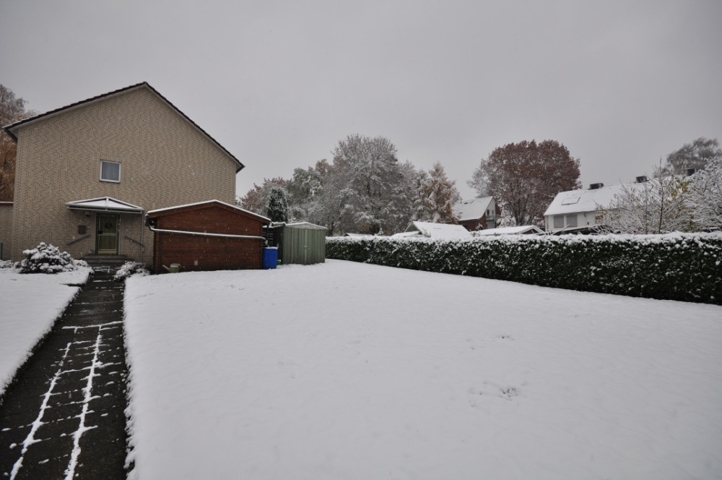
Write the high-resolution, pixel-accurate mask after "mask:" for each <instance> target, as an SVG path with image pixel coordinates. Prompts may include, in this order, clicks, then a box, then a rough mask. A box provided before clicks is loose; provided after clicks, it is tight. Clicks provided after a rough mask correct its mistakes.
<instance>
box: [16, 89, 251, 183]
mask: <svg viewBox="0 0 722 480" xmlns="http://www.w3.org/2000/svg"><path fill="white" fill-rule="evenodd" d="M142 88H145V89H147V90H149V91H150V92H152V93H153V94H154V95H155V96H156V97H158V98H159V99H160V100H161V101H162V102H163V103H165V104H166V105H168V106H169V107H170V108H171V110H173V111H174V112H176V113H177V114H178V115H180V116H181V117H183V118H184V119H185V120H186V121H187V122H188V123H190V124H191V126H192V127H193V128H195V129H196V130H198V132H200V133H201V134H202V135H204V136H205V137H206V138H207V139H208V140H210V141H211V143H213V144H214V145H215V146H217V147H218V148H219V149H220V150H221V151H222V152H223V153H224V154H226V155H227V156H228V157H229V158H231V160H233V161H234V162H236V164H237V167H236V173H238V172H240V171H241V170H242V169H243V168H245V165H243V164H242V163H241V161H240V160H238V159H237V158H236V157H235V156H233V154H231V152H229V151H228V150H226V148H225V147H224V146H223V145H221V144H220V143H218V142H217V141H216V139H214V138H213V137H211V136H210V135H209V134H208V133H207V132H206V131H205V130H203V129H202V128H201V127H199V126H198V125H197V124H196V123H195V122H194V121H193V120H191V119H190V118H189V117H188V116H187V115H186V114H185V113H183V112H181V111H180V110H179V109H178V107H176V106H175V105H173V104H172V103H171V102H170V101H168V99H167V98H165V97H164V96H163V95H161V94H160V93H159V92H158V91H157V90H156V89H155V88H153V87H151V86H150V84H149V83H148V82H142V83H138V84H135V85H131V86H129V87H125V88H121V89H119V90H114V91H112V92H108V93H104V94H102V95H98V96H95V97H92V98H89V99H87V100H82V101H80V102H75V103H71V104H70V105H67V106H65V107H60V108H56V109H55V110H50V111H49V112H45V113H41V114H40V115H36V116H34V117H30V118H26V119H25V120H20V121H19V122H15V123H13V124H10V125H7V126H5V127H3V130H5V131H6V132H7V133H8V135H10V137H12V139H13V140H14V141H15V142H17V141H18V137H17V133H16V132H17V131H18V129H20V128H23V127H25V126H27V125H30V124H32V123H35V122H38V121H41V120H45V119H48V118H50V117H53V116H55V115H58V114H60V113H64V112H67V111H69V110H72V109H75V108H78V107H82V106H85V105H88V104H90V103H94V102H98V101H102V100H104V99H106V98H110V97H114V96H117V95H121V94H124V93H127V92H130V91H132V90H139V89H142Z"/></svg>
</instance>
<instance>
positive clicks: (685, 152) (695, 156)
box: [666, 137, 722, 175]
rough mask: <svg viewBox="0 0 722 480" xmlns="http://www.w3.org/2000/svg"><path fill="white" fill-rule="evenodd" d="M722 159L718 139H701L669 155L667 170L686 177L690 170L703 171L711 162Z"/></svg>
mask: <svg viewBox="0 0 722 480" xmlns="http://www.w3.org/2000/svg"><path fill="white" fill-rule="evenodd" d="M720 158H722V149H721V148H720V147H719V143H718V142H717V139H716V138H713V139H708V138H704V137H700V138H698V139H696V140H695V141H693V142H692V143H688V144H685V145H684V146H683V147H682V148H680V149H679V150H676V151H674V152H672V153H670V154H669V155H667V165H666V170H667V171H668V173H671V174H675V175H684V174H686V173H687V170H688V169H695V170H703V169H704V168H705V167H706V165H707V164H708V163H709V162H711V161H712V160H715V159H720Z"/></svg>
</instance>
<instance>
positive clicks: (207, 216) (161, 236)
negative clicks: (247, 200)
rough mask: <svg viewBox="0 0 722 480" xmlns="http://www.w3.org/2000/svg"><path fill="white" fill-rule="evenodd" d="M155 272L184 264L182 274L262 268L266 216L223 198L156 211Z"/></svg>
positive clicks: (149, 219)
mask: <svg viewBox="0 0 722 480" xmlns="http://www.w3.org/2000/svg"><path fill="white" fill-rule="evenodd" d="M146 223H147V224H148V226H149V227H150V229H151V230H152V231H153V233H154V236H155V239H154V240H155V241H154V243H153V270H154V271H155V273H163V272H165V269H164V268H163V265H166V266H170V264H171V263H178V264H180V271H181V272H183V271H208V270H238V269H251V268H261V266H262V257H263V247H264V245H265V240H264V238H263V237H262V235H261V234H262V232H263V226H264V225H267V224H269V223H270V220H269V219H268V218H266V217H262V216H260V215H256V214H255V213H251V212H249V211H247V210H243V209H242V208H238V207H236V206H233V205H230V204H228V203H224V202H221V201H218V200H210V201H207V202H201V203H193V204H190V205H180V206H176V207H169V208H163V209H159V210H151V211H150V212H148V213H147V215H146Z"/></svg>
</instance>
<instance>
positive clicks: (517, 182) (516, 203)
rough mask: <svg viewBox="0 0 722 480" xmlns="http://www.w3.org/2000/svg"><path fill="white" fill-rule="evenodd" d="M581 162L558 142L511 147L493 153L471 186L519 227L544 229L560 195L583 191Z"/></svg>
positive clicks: (483, 163) (470, 182) (523, 143)
mask: <svg viewBox="0 0 722 480" xmlns="http://www.w3.org/2000/svg"><path fill="white" fill-rule="evenodd" d="M579 175H580V172H579V160H578V159H574V158H572V156H571V155H570V154H569V150H568V149H567V147H565V146H564V145H562V144H560V143H559V142H556V141H554V140H544V141H543V142H541V143H538V144H537V143H536V142H535V141H534V140H532V141H531V142H528V141H526V140H524V141H522V142H519V143H510V144H508V145H505V146H503V147H499V148H497V149H495V150H494V151H493V152H491V155H489V158H488V159H486V160H482V161H481V165H479V168H477V169H476V170H475V171H474V174H473V177H472V180H471V181H469V182H468V183H469V186H471V187H473V188H475V189H476V191H477V195H478V196H480V197H481V196H487V195H491V196H493V197H494V198H495V199H496V200H497V201H498V202H499V204H500V205H501V208H502V210H503V211H504V216H505V217H506V218H509V219H511V220H513V222H514V223H515V224H516V225H529V224H536V225H540V226H542V225H543V222H544V211H545V210H546V208H547V207H548V206H549V204H550V203H551V201H552V200H553V199H554V197H555V196H556V194H557V193H559V192H563V191H566V190H575V189H578V188H581V183H580V182H579Z"/></svg>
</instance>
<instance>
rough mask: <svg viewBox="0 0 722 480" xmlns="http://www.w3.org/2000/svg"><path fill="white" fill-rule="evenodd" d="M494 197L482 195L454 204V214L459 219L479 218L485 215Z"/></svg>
mask: <svg viewBox="0 0 722 480" xmlns="http://www.w3.org/2000/svg"><path fill="white" fill-rule="evenodd" d="M493 199H494V197H481V198H474V199H473V200H467V201H465V202H460V203H457V204H456V205H455V206H454V215H456V217H457V218H458V219H459V221H464V220H478V219H479V218H481V217H483V216H484V214H485V213H486V210H487V209H488V208H489V204H490V203H491V201H492V200H493Z"/></svg>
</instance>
